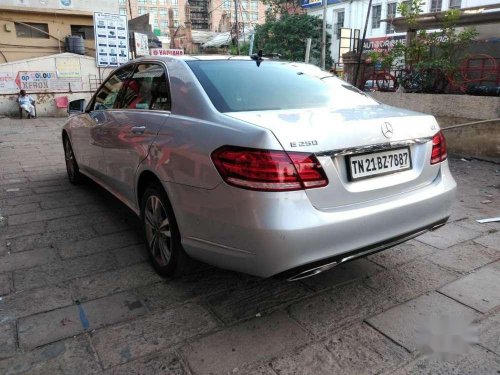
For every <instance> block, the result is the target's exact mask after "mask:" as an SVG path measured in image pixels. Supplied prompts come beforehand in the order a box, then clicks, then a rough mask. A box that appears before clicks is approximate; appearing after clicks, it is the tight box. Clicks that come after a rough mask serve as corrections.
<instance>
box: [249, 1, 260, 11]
mask: <svg viewBox="0 0 500 375" xmlns="http://www.w3.org/2000/svg"><path fill="white" fill-rule="evenodd" d="M250 5H251V6H252V9H255V10H257V8H258V7H259V2H258V1H257V0H251V1H250Z"/></svg>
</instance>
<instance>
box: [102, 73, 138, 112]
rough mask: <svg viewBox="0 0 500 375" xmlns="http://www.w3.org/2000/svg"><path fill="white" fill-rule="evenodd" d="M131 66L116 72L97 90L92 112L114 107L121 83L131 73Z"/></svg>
mask: <svg viewBox="0 0 500 375" xmlns="http://www.w3.org/2000/svg"><path fill="white" fill-rule="evenodd" d="M132 69H133V66H127V67H125V68H123V69H119V70H117V71H116V72H115V73H113V75H112V76H111V77H109V79H108V80H107V81H106V83H104V85H103V86H102V87H101V88H100V89H99V91H98V92H97V94H96V96H95V100H94V104H93V108H92V110H94V111H99V110H105V109H111V108H114V107H115V103H116V100H117V98H118V94H119V93H120V90H121V88H122V86H123V83H124V82H125V80H126V79H127V78H128V76H129V75H130V74H131V73H132Z"/></svg>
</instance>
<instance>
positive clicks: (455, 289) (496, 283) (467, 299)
mask: <svg viewBox="0 0 500 375" xmlns="http://www.w3.org/2000/svg"><path fill="white" fill-rule="evenodd" d="M439 291H440V292H441V293H443V294H446V295H447V296H449V297H451V298H453V299H455V300H457V301H459V302H461V303H463V304H464V305H467V306H470V307H472V308H474V309H476V310H478V311H481V312H487V311H488V310H491V309H493V308H495V307H497V306H500V262H496V263H494V264H492V265H489V266H487V267H484V268H481V269H480V270H478V271H477V272H475V273H473V274H470V275H468V276H465V277H463V278H461V279H459V280H457V281H455V282H453V283H450V284H448V285H446V286H444V287H443V288H441V289H439Z"/></svg>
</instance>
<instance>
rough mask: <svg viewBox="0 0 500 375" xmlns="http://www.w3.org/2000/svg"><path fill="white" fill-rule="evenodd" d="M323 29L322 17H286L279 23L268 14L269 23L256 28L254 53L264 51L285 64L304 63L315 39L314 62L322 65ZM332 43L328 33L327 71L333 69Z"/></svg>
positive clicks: (313, 45) (312, 51) (283, 16)
mask: <svg viewBox="0 0 500 375" xmlns="http://www.w3.org/2000/svg"><path fill="white" fill-rule="evenodd" d="M322 27H323V22H322V20H321V19H320V18H319V17H314V16H311V15H308V14H288V13H284V14H282V15H281V17H280V18H279V19H278V18H277V17H275V16H274V15H273V14H271V13H268V17H267V18H266V22H265V23H264V24H262V25H257V26H256V28H255V44H254V51H258V50H259V49H261V50H262V51H263V52H264V54H270V53H279V54H280V55H281V57H282V58H283V59H285V60H290V61H304V58H305V51H306V41H307V38H311V39H312V43H311V62H312V63H318V65H319V59H320V55H321V31H322ZM330 39H331V37H330V34H329V33H327V43H326V62H325V66H326V67H330V66H331V65H332V59H331V56H330V45H331V42H330Z"/></svg>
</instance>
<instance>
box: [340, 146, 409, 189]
mask: <svg viewBox="0 0 500 375" xmlns="http://www.w3.org/2000/svg"><path fill="white" fill-rule="evenodd" d="M408 169H411V154H410V148H409V147H405V148H398V149H394V150H388V151H380V152H370V153H366V154H359V155H351V156H348V157H347V171H348V174H349V180H350V181H353V180H359V179H362V178H369V177H375V176H381V175H385V174H389V173H395V172H400V171H405V170H408Z"/></svg>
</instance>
